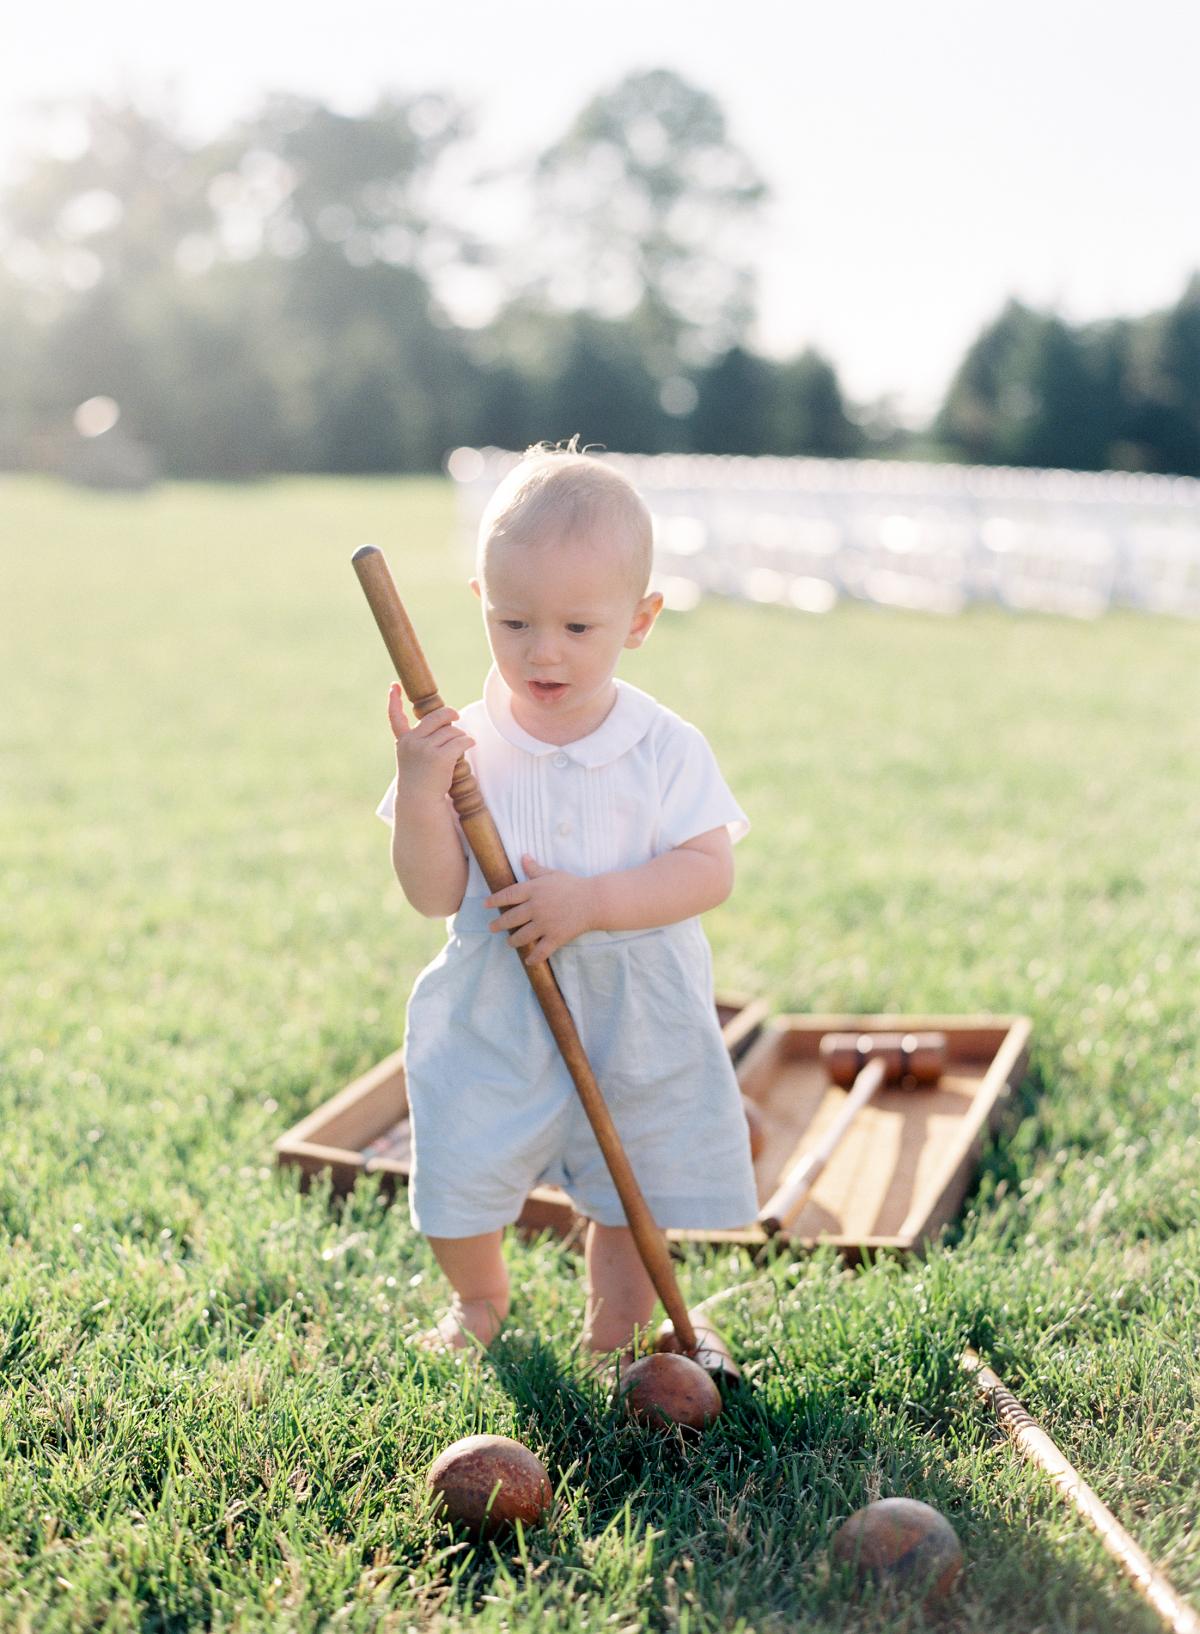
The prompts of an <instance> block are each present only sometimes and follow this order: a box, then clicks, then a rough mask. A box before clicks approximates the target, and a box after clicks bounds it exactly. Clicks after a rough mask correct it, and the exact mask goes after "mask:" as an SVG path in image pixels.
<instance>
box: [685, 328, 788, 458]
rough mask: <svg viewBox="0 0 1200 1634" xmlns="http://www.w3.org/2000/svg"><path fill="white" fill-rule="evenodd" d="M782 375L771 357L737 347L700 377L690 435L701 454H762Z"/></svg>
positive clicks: (700, 374) (769, 434)
mask: <svg viewBox="0 0 1200 1634" xmlns="http://www.w3.org/2000/svg"><path fill="white" fill-rule="evenodd" d="M775 391H776V374H775V369H774V367H773V366H772V365H771V364H770V363H768V362H767V360H766V359H765V358H761V357H757V356H756V355H755V354H754V353H753V352H748V351H746V350H745V349H744V348H743V347H741V346H731V347H730V348H729V350H728V351H727V352H725V353H723V354H722V356H720V357H718V358H715V359H714V360H713V362H712V363H710V364H709V365H708V367H707V368H706V369H702V370H701V371H700V373H699V375H698V376H697V378H696V407H695V409H694V410H693V412H692V416H691V421H690V431H691V437H692V447H693V448H694V450H695V451H696V453H698V454H761V453H762V452H764V450H765V449H766V448H767V447H768V444H769V440H770V436H771V427H772V421H773V418H774V407H775Z"/></svg>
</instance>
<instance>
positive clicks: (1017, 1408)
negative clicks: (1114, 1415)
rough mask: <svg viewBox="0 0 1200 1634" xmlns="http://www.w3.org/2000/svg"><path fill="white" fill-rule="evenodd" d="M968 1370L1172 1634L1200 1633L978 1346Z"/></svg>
mask: <svg viewBox="0 0 1200 1634" xmlns="http://www.w3.org/2000/svg"><path fill="white" fill-rule="evenodd" d="M959 1365H960V1366H961V1367H962V1368H963V1370H964V1372H967V1373H969V1374H971V1376H972V1378H973V1380H974V1383H975V1389H976V1391H977V1392H978V1394H979V1395H980V1397H981V1398H982V1399H983V1400H984V1401H985V1402H987V1404H988V1406H989V1407H990V1408H991V1409H992V1411H993V1412H994V1413H995V1415H996V1417H997V1419H998V1420H999V1421H1000V1423H1001V1425H1002V1426H1003V1427H1004V1429H1005V1431H1006V1432H1007V1434H1008V1435H1009V1436H1010V1437H1011V1439H1012V1440H1013V1441H1015V1442H1016V1444H1017V1446H1018V1447H1019V1448H1020V1449H1021V1451H1022V1452H1023V1453H1024V1454H1025V1456H1026V1457H1027V1458H1028V1459H1030V1460H1031V1462H1033V1463H1035V1464H1036V1465H1037V1466H1038V1468H1039V1469H1043V1470H1045V1471H1046V1473H1047V1475H1049V1477H1050V1479H1051V1480H1052V1481H1053V1482H1054V1484H1055V1486H1056V1487H1057V1488H1058V1490H1059V1491H1060V1492H1061V1493H1062V1495H1063V1496H1064V1497H1065V1498H1066V1500H1067V1502H1068V1503H1070V1504H1072V1505H1073V1506H1074V1507H1075V1508H1076V1509H1077V1510H1078V1511H1079V1513H1080V1514H1081V1515H1082V1516H1083V1518H1084V1519H1085V1520H1086V1521H1087V1523H1088V1525H1089V1526H1091V1527H1092V1528H1093V1529H1094V1530H1095V1531H1096V1532H1097V1533H1098V1535H1099V1538H1100V1541H1101V1543H1103V1545H1104V1547H1105V1548H1106V1549H1107V1550H1108V1552H1109V1554H1110V1555H1112V1557H1113V1559H1114V1560H1115V1561H1116V1562H1117V1564H1118V1565H1119V1566H1120V1568H1121V1570H1122V1571H1123V1572H1125V1573H1126V1575H1127V1576H1128V1577H1129V1578H1130V1579H1131V1580H1132V1582H1133V1584H1134V1587H1135V1588H1136V1589H1137V1590H1138V1592H1139V1593H1140V1594H1142V1595H1144V1596H1145V1598H1146V1599H1147V1600H1148V1601H1149V1602H1150V1604H1151V1605H1152V1606H1153V1607H1154V1609H1155V1611H1157V1613H1158V1615H1159V1616H1160V1617H1161V1618H1162V1620H1163V1622H1164V1624H1165V1625H1166V1627H1167V1628H1169V1629H1171V1630H1172V1634H1200V1616H1197V1614H1196V1613H1195V1612H1194V1611H1193V1610H1192V1608H1191V1606H1189V1605H1188V1603H1187V1601H1186V1600H1183V1599H1181V1598H1180V1596H1179V1594H1178V1593H1177V1592H1176V1590H1175V1589H1174V1588H1173V1587H1172V1586H1171V1584H1170V1583H1169V1582H1168V1581H1167V1579H1166V1578H1165V1577H1164V1576H1163V1574H1162V1573H1161V1572H1160V1571H1159V1569H1158V1567H1157V1566H1156V1565H1155V1564H1154V1562H1153V1561H1152V1560H1151V1559H1150V1557H1149V1555H1147V1554H1146V1552H1145V1550H1143V1549H1139V1547H1138V1546H1137V1544H1136V1543H1135V1542H1134V1541H1133V1539H1132V1538H1131V1537H1130V1535H1129V1533H1128V1532H1127V1531H1126V1530H1125V1528H1124V1527H1123V1526H1122V1525H1121V1523H1120V1521H1119V1520H1118V1519H1117V1517H1116V1516H1115V1515H1114V1514H1113V1512H1112V1510H1111V1509H1109V1508H1108V1507H1107V1506H1106V1505H1105V1504H1103V1503H1101V1501H1100V1499H1099V1498H1098V1497H1097V1496H1096V1494H1095V1493H1094V1492H1093V1491H1092V1489H1091V1487H1090V1486H1089V1485H1088V1484H1087V1482H1086V1481H1085V1480H1084V1479H1083V1477H1082V1475H1080V1473H1079V1471H1078V1470H1077V1469H1076V1468H1075V1467H1074V1465H1073V1464H1071V1463H1069V1462H1068V1460H1067V1459H1066V1457H1065V1456H1064V1455H1063V1454H1062V1453H1061V1452H1060V1451H1059V1449H1058V1448H1057V1447H1056V1446H1055V1444H1054V1442H1053V1441H1051V1439H1050V1437H1049V1436H1048V1435H1047V1434H1046V1432H1045V1430H1043V1429H1042V1428H1041V1427H1040V1426H1039V1425H1038V1424H1037V1423H1035V1421H1034V1420H1033V1419H1032V1418H1031V1417H1030V1416H1029V1414H1028V1413H1027V1412H1026V1411H1025V1409H1024V1407H1022V1405H1021V1403H1020V1402H1019V1401H1018V1400H1017V1398H1016V1397H1015V1396H1014V1395H1013V1394H1012V1392H1011V1391H1010V1390H1007V1389H1005V1387H1004V1385H1003V1384H1002V1383H1001V1381H1000V1380H999V1379H998V1378H997V1377H996V1375H995V1373H993V1372H992V1370H991V1368H990V1367H988V1366H987V1365H986V1364H985V1363H984V1361H983V1360H982V1358H981V1357H980V1356H979V1355H978V1354H977V1353H976V1352H975V1351H973V1350H970V1349H967V1350H964V1351H963V1353H962V1355H961V1357H960V1358H959Z"/></svg>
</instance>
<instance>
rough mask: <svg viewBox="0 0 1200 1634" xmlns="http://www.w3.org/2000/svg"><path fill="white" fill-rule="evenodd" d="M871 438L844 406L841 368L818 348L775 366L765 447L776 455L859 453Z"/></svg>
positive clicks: (843, 454) (840, 454) (827, 455)
mask: <svg viewBox="0 0 1200 1634" xmlns="http://www.w3.org/2000/svg"><path fill="white" fill-rule="evenodd" d="M866 442H867V439H866V437H865V435H864V433H863V430H862V427H861V426H859V425H857V424H856V423H855V422H854V421H853V420H852V419H851V418H850V416H849V414H848V413H847V411H846V401H845V398H844V397H843V396H842V388H841V384H840V382H839V381H838V377H837V371H836V369H835V368H834V367H833V364H832V363H830V362H829V361H828V359H826V358H824V357H822V356H821V354H820V353H819V352H815V351H813V350H811V348H810V349H809V350H808V351H805V352H802V353H801V354H800V356H799V357H797V358H793V359H791V360H790V361H789V362H787V363H781V364H779V365H778V366H777V368H776V370H775V394H774V411H773V414H772V417H771V425H770V428H769V440H768V444H767V446H768V447H769V449H770V452H772V453H774V454H818V455H823V456H826V457H829V458H834V459H837V458H842V457H843V456H846V455H850V454H860V453H861V452H862V451H863V448H864V447H865V445H866Z"/></svg>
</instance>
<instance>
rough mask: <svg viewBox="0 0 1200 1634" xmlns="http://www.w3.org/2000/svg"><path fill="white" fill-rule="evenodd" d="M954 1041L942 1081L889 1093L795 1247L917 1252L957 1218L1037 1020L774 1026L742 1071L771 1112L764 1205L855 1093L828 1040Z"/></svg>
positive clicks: (808, 1213) (754, 1096)
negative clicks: (910, 1036) (837, 1069)
mask: <svg viewBox="0 0 1200 1634" xmlns="http://www.w3.org/2000/svg"><path fill="white" fill-rule="evenodd" d="M872 1032H888V1033H924V1032H939V1033H944V1034H945V1035H946V1053H947V1066H946V1070H945V1071H944V1072H943V1073H942V1075H941V1077H940V1079H939V1080H938V1082H937V1083H935V1084H922V1085H914V1086H912V1087H907V1086H896V1087H885V1088H884V1089H882V1090H880V1091H879V1092H878V1093H877V1094H876V1095H875V1097H874V1098H873V1100H872V1101H871V1102H870V1103H869V1104H868V1105H867V1106H865V1107H864V1108H863V1109H862V1111H861V1112H860V1113H859V1115H858V1116H857V1117H856V1118H855V1120H854V1121H853V1123H852V1124H851V1125H850V1128H849V1129H848V1130H847V1132H846V1134H845V1136H844V1138H843V1139H842V1141H841V1143H840V1144H839V1145H838V1147H837V1148H836V1150H835V1151H834V1153H833V1155H832V1157H831V1158H830V1160H829V1162H828V1164H827V1166H826V1167H825V1169H824V1170H823V1171H822V1173H821V1175H820V1178H819V1179H818V1181H817V1183H816V1185H815V1187H814V1188H813V1191H812V1194H811V1196H810V1197H809V1198H808V1201H807V1202H806V1203H805V1205H804V1208H803V1210H802V1211H801V1212H800V1214H798V1215H797V1217H796V1219H795V1220H794V1221H793V1223H792V1226H791V1228H790V1230H789V1231H788V1232H787V1233H786V1234H783V1235H781V1236H780V1237H779V1238H776V1239H775V1241H776V1242H778V1243H780V1244H781V1245H784V1246H787V1247H788V1248H789V1249H796V1248H812V1247H815V1246H816V1245H817V1244H819V1243H827V1244H829V1245H831V1246H833V1247H836V1248H838V1249H839V1250H841V1251H842V1252H843V1253H844V1254H846V1256H847V1257H848V1258H850V1259H857V1258H858V1257H860V1256H861V1254H862V1253H863V1252H864V1251H871V1250H881V1249H882V1250H891V1251H911V1250H914V1249H918V1248H920V1247H921V1246H922V1244H924V1243H926V1242H928V1241H929V1240H930V1239H931V1238H933V1237H934V1236H936V1234H937V1233H938V1232H939V1231H940V1230H941V1228H942V1227H943V1226H944V1225H945V1224H946V1223H947V1222H948V1221H949V1220H951V1219H953V1217H954V1215H955V1214H956V1213H957V1211H958V1208H959V1206H960V1204H961V1203H962V1200H963V1197H964V1195H965V1193H966V1190H967V1187H968V1185H969V1184H970V1182H971V1178H972V1176H973V1174H974V1171H975V1167H976V1165H977V1163H978V1160H979V1156H980V1152H981V1151H982V1148H983V1144H984V1141H985V1140H986V1138H987V1134H988V1131H989V1130H991V1129H994V1128H995V1127H996V1126H997V1125H998V1124H999V1122H1000V1120H1001V1118H1002V1116H1003V1113H1004V1108H1005V1103H1006V1102H1007V1100H1008V1098H1009V1096H1010V1095H1011V1094H1012V1093H1013V1091H1014V1090H1015V1089H1016V1088H1017V1086H1018V1085H1019V1084H1020V1082H1021V1080H1022V1078H1023V1077H1024V1074H1025V1069H1026V1066H1027V1064H1028V1060H1029V1040H1030V1035H1031V1032H1032V1024H1031V1022H1030V1020H1029V1018H1028V1017H1027V1016H990V1015H974V1016H972V1015H960V1016H922V1015H842V1016H838V1015H790V1016H780V1017H777V1018H776V1019H775V1021H773V1022H772V1023H771V1024H770V1025H769V1026H767V1027H765V1028H763V1029H762V1031H761V1032H760V1034H759V1037H758V1039H757V1040H756V1042H755V1043H754V1044H753V1045H752V1047H751V1048H750V1049H749V1050H747V1051H746V1053H745V1054H744V1055H743V1056H742V1058H741V1060H740V1062H739V1064H738V1081H739V1083H740V1084H741V1087H742V1093H743V1094H744V1095H745V1096H747V1097H748V1098H749V1099H750V1100H752V1101H754V1102H755V1103H756V1104H757V1106H758V1107H759V1110H760V1112H761V1114H762V1122H763V1126H764V1137H765V1138H764V1140H763V1144H762V1148H761V1150H760V1152H759V1155H758V1159H757V1161H756V1162H755V1165H754V1172H755V1179H756V1182H757V1185H758V1200H759V1206H760V1207H761V1206H762V1204H763V1203H764V1202H765V1201H766V1200H767V1198H768V1197H769V1196H770V1195H771V1193H772V1192H773V1191H774V1190H775V1187H776V1186H777V1185H778V1184H779V1181H780V1180H781V1179H782V1177H783V1175H784V1173H785V1172H786V1170H787V1169H789V1168H790V1167H791V1164H792V1162H793V1161H794V1158H795V1156H796V1154H797V1150H798V1149H799V1150H800V1151H807V1150H808V1149H809V1148H810V1147H811V1146H813V1145H815V1144H816V1141H817V1139H818V1138H819V1137H820V1135H821V1134H822V1133H823V1131H824V1130H825V1128H826V1127H827V1126H828V1125H829V1124H830V1123H831V1122H832V1121H833V1119H834V1118H835V1117H836V1115H837V1112H838V1109H839V1107H840V1106H841V1105H842V1103H843V1101H844V1100H845V1097H846V1095H847V1094H848V1091H847V1090H844V1089H839V1088H837V1087H836V1086H835V1085H833V1084H831V1083H830V1082H829V1078H828V1074H827V1073H826V1071H825V1068H824V1066H823V1064H822V1062H821V1059H820V1054H819V1051H820V1044H821V1039H822V1038H823V1036H824V1035H825V1034H826V1033H872ZM669 1235H670V1236H671V1238H672V1240H673V1241H678V1242H710V1243H717V1242H723V1243H742V1244H746V1245H749V1246H762V1245H765V1244H766V1242H767V1241H768V1239H767V1238H766V1236H765V1234H764V1232H763V1230H762V1228H761V1226H758V1225H757V1224H750V1225H747V1226H746V1227H744V1228H743V1229H740V1230H734V1231H673V1232H671V1233H670V1234H669Z"/></svg>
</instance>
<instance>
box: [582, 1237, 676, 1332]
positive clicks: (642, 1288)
mask: <svg viewBox="0 0 1200 1634" xmlns="http://www.w3.org/2000/svg"><path fill="white" fill-rule="evenodd" d="M586 1260H587V1277H588V1297H587V1318H586V1322H585V1325H584V1330H583V1338H584V1343H585V1344H586V1345H587V1346H588V1347H589V1348H590V1349H591V1350H594V1351H601V1352H604V1351H614V1350H615V1351H623V1350H626V1349H627V1348H628V1346H629V1344H630V1343H631V1341H632V1339H633V1335H634V1330H635V1329H637V1328H644V1327H647V1326H648V1325H649V1322H650V1318H651V1317H652V1316H653V1314H654V1306H655V1303H656V1301H657V1299H658V1295H657V1294H656V1293H655V1292H654V1284H653V1283H652V1282H651V1281H650V1278H649V1276H648V1274H647V1272H646V1267H645V1266H644V1265H643V1264H642V1260H641V1256H640V1255H639V1253H638V1251H637V1246H636V1244H635V1243H634V1240H633V1233H632V1232H631V1231H630V1229H629V1227H628V1226H603V1225H600V1224H599V1223H598V1222H597V1221H595V1220H591V1221H589V1222H588V1230H587V1245H586Z"/></svg>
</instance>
